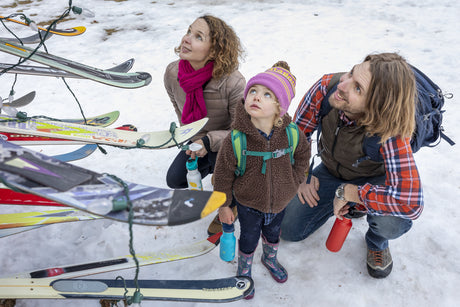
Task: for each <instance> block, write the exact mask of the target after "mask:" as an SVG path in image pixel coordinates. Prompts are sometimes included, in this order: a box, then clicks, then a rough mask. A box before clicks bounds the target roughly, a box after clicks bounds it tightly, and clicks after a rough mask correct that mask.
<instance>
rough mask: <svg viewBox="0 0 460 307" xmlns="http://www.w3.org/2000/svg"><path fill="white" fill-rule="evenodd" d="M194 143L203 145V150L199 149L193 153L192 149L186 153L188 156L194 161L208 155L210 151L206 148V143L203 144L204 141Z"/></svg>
mask: <svg viewBox="0 0 460 307" xmlns="http://www.w3.org/2000/svg"><path fill="white" fill-rule="evenodd" d="M194 143H196V144H199V145H201V149H198V150H195V151H191V150H190V149H188V150H187V151H186V152H185V153H186V154H187V155H189V156H191V157H192V159H195V158H196V157H198V158H203V157H204V156H206V155H207V154H208V151H207V150H206V148H205V147H204V143H203V141H202V140H196V141H195V142H194Z"/></svg>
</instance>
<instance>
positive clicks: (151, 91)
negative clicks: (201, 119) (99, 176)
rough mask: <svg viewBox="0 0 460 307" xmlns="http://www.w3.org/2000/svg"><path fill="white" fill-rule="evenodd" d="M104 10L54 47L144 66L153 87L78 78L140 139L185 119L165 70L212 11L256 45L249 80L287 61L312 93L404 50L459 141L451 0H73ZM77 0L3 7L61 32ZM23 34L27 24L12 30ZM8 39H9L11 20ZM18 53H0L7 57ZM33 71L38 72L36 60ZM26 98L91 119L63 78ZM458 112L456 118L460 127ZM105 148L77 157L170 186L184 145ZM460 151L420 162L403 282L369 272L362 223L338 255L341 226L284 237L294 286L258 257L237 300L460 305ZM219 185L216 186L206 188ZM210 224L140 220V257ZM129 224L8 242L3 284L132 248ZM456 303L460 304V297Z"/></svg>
mask: <svg viewBox="0 0 460 307" xmlns="http://www.w3.org/2000/svg"><path fill="white" fill-rule="evenodd" d="M73 4H74V5H77V6H85V7H87V8H89V9H91V10H92V11H94V12H95V13H96V17H94V18H84V17H72V18H71V19H67V20H66V21H65V22H62V23H60V25H59V26H60V27H62V28H68V27H73V26H85V27H86V28H87V31H86V33H84V34H83V35H81V36H78V37H58V36H55V37H52V38H51V39H50V40H49V41H48V42H47V44H46V45H47V47H48V51H49V52H50V53H53V54H55V55H59V56H61V57H66V58H69V59H71V60H75V61H79V62H82V63H85V64H87V65H92V66H96V67H100V68H107V67H111V66H113V65H116V64H118V63H121V62H123V61H124V60H127V59H129V58H131V57H134V58H135V59H136V62H135V65H134V68H133V71H146V72H149V73H150V74H151V75H152V78H153V80H152V82H151V84H150V85H149V86H147V87H144V88H141V89H133V90H126V89H119V88H114V87H110V86H106V85H102V84H99V83H95V82H92V81H88V80H76V79H67V82H68V84H69V85H70V87H71V88H72V90H73V91H74V92H75V94H76V95H77V97H78V99H79V101H80V103H81V105H82V108H83V110H84V112H85V115H86V116H93V115H96V114H102V113H106V112H109V111H112V110H119V111H120V112H121V116H120V119H119V120H118V122H117V124H125V123H131V124H134V125H135V126H137V127H138V129H139V130H140V131H155V130H163V129H165V128H167V127H169V124H170V122H172V121H177V119H176V116H175V113H174V111H173V108H172V106H171V103H170V102H169V99H168V96H167V94H166V91H165V90H164V87H163V72H164V70H165V67H166V65H167V64H168V63H169V62H171V61H173V60H175V59H176V58H177V57H176V55H175V54H174V52H173V48H174V47H175V46H177V45H178V43H179V41H180V39H181V37H182V35H183V34H184V33H185V31H186V29H187V27H188V26H189V24H191V23H192V22H193V21H194V20H195V18H197V17H198V16H200V15H202V14H205V13H211V14H214V15H216V16H218V17H221V18H222V19H224V20H225V21H226V22H228V23H229V24H230V25H232V26H233V27H234V29H235V30H236V32H237V34H238V35H239V37H240V38H241V41H242V43H243V45H244V47H245V49H246V58H245V61H244V62H243V63H242V65H241V66H240V71H241V72H242V73H243V75H244V76H245V77H246V78H247V79H249V78H250V77H252V76H253V75H254V74H256V73H258V72H260V71H262V70H265V69H266V68H268V67H270V66H271V65H272V64H273V63H275V62H276V61H277V60H286V61H287V62H288V63H289V64H290V66H291V68H292V72H293V73H294V74H295V75H296V77H297V96H296V98H294V100H293V103H292V105H291V107H290V110H289V111H290V114H291V115H292V114H293V112H294V110H295V109H296V107H297V105H298V103H299V101H300V99H301V97H302V96H303V94H304V93H305V92H306V91H307V90H308V88H309V87H310V86H311V85H312V84H313V82H314V81H316V80H317V79H318V78H319V77H320V76H321V75H322V74H324V73H330V72H337V71H345V70H349V69H350V68H351V67H352V65H354V64H357V63H359V62H361V61H362V60H363V58H364V57H365V55H367V54H368V53H372V52H386V51H390V52H394V51H396V52H399V53H400V54H401V55H403V56H404V57H406V58H407V59H408V61H409V62H410V63H412V64H414V65H416V66H417V67H419V68H420V69H421V70H422V71H424V72H425V73H426V74H427V75H429V76H430V77H431V78H432V79H433V80H434V81H435V82H436V83H437V84H438V85H439V86H440V87H441V88H443V89H444V91H445V92H451V93H453V94H454V98H453V99H451V100H447V101H446V105H445V109H446V113H445V116H444V127H445V129H446V133H447V134H448V135H449V136H451V137H453V138H454V139H455V140H456V141H457V142H460V134H459V131H460V130H459V126H458V118H459V117H460V108H459V106H458V97H459V95H460V94H459V93H460V86H459V84H460V82H459V81H460V79H459V78H458V68H459V66H460V65H459V60H458V58H459V57H458V54H457V53H458V50H460V35H459V34H460V33H459V29H460V18H459V17H458V16H459V14H460V2H458V1H453V0H423V1H420V0H399V1H396V0H395V1H390V0H386V1H367V0H309V1H301V0H299V1H295V0H285V1H272V0H267V1H255V0H239V1H236V0H231V1H230V0H228V1H227V0H222V1H215V0H201V1H190V0H184V1H172V0H168V1H161V0H160V1H145V0H127V1H122V0H119V1H115V0H112V1H109V0H105V1H104V0H93V1H73ZM67 5H68V1H63V0H61V1H54V0H42V1H16V0H2V1H1V4H0V9H1V15H3V16H6V15H9V14H11V13H15V12H23V13H25V14H27V15H28V16H29V17H31V18H32V19H34V20H35V21H36V22H37V23H40V22H42V24H49V22H50V21H52V20H53V19H54V18H56V17H58V16H60V15H61V14H62V12H63V11H64V9H66V7H67ZM8 25H9V26H10V27H11V29H13V30H14V32H15V33H16V34H18V35H19V36H27V35H30V34H32V32H30V31H29V30H28V29H27V28H25V27H21V26H19V25H18V26H16V25H14V24H12V23H8ZM0 36H2V37H10V34H9V33H8V32H7V31H6V30H5V29H4V28H3V27H2V26H1V25H0ZM16 60H17V59H16V58H15V57H13V56H10V55H8V54H5V53H1V54H0V62H1V63H14V62H15V61H16ZM33 65H35V64H33ZM0 78H1V79H0V80H1V83H0V95H1V96H3V97H5V96H6V95H8V93H9V90H10V88H11V86H12V84H13V76H12V75H2V76H1V77H0ZM15 90H16V93H17V94H16V97H19V96H21V95H24V94H25V93H27V92H29V91H32V90H35V91H37V97H36V98H35V101H34V102H33V103H32V104H30V105H29V106H27V107H24V108H23V109H22V111H26V112H27V113H28V115H47V116H50V117H57V118H59V117H60V118H69V117H81V116H80V112H79V108H78V106H77V104H76V102H75V100H74V99H73V97H72V95H71V94H70V93H69V91H68V90H67V88H66V87H65V85H64V83H63V82H62V80H59V79H56V78H49V77H34V76H19V77H18V81H17V83H16V85H15ZM456 118H457V120H456ZM34 148H35V149H36V150H38V151H42V152H43V153H45V154H54V153H62V152H65V151H69V150H71V149H74V148H76V146H65V147H62V146H61V147H58V146H55V147H50V146H38V147H34ZM105 149H106V150H107V151H108V154H107V155H103V154H102V153H100V152H96V153H94V154H93V155H92V156H91V157H89V158H86V159H84V160H81V161H77V162H74V163H75V164H76V165H79V166H83V167H86V168H89V169H91V170H94V171H98V172H107V173H111V174H115V175H117V176H119V177H121V178H123V179H124V180H127V181H132V182H138V183H143V184H146V185H153V186H158V187H166V183H165V173H166V170H167V168H168V166H169V164H170V162H171V161H172V159H173V157H174V156H175V155H176V154H177V149H175V148H173V149H167V150H157V151H152V150H141V149H139V150H135V151H133V150H123V149H118V148H114V147H109V146H105ZM459 155H460V149H459V145H457V146H454V147H451V146H449V145H448V144H447V143H446V142H442V143H441V144H440V145H439V146H437V147H435V148H433V149H429V148H424V149H422V150H421V151H420V152H418V153H417V154H416V155H415V158H416V161H417V165H418V168H419V171H420V173H421V176H422V182H423V187H424V193H425V209H424V212H423V214H422V216H421V217H420V218H419V219H418V220H416V221H415V223H414V226H413V228H412V230H411V231H410V232H409V233H408V234H407V235H405V236H403V237H402V238H400V239H398V240H396V241H393V242H391V243H390V246H391V251H392V255H393V259H394V268H393V272H392V274H391V275H390V276H389V277H388V278H386V279H383V280H376V279H373V278H371V277H370V276H369V275H368V274H367V270H366V266H365V253H366V246H365V242H364V233H365V231H366V227H367V224H366V222H365V220H364V219H360V220H354V226H353V228H352V230H351V232H350V234H349V236H348V239H347V241H346V242H345V244H344V247H343V248H342V250H341V251H340V252H339V253H331V252H329V251H327V250H326V248H325V245H324V243H325V241H326V238H327V235H328V233H329V230H330V228H331V227H332V223H333V219H330V220H329V221H328V223H327V224H326V225H325V226H323V227H322V228H321V229H319V230H318V231H317V232H316V233H315V234H314V235H312V236H311V237H309V238H308V239H306V240H304V241H302V242H298V243H290V242H284V241H283V242H282V243H281V246H280V251H279V259H280V262H282V264H283V265H284V266H285V267H286V268H287V270H288V272H289V280H288V281H287V282H286V283H285V284H278V283H276V282H275V281H274V280H273V279H272V278H271V277H270V275H269V274H268V272H267V271H266V269H265V268H264V267H263V266H262V265H261V264H260V262H259V258H260V255H261V248H260V247H259V249H258V250H257V251H256V256H255V259H256V261H255V263H254V266H253V278H254V281H255V285H256V296H255V298H254V299H253V300H251V301H238V302H233V303H228V305H229V306H241V305H243V306H278V305H280V304H283V305H285V306H336V305H338V306H358V307H360V306H363V307H364V306H388V305H391V306H417V307H424V306H457V305H458V301H459V300H460V292H459V291H458V287H459V285H460V265H459V262H458V259H457V256H458V255H459V254H460V249H459V244H458V238H459V237H460V226H459V214H458V212H457V211H458V210H457V209H456V208H457V206H458V205H457V201H458V196H459V195H460V193H459V190H460V175H459V167H458V157H459ZM204 185H205V188H206V189H211V188H212V186H211V184H210V181H209V178H206V179H205V180H204ZM42 209H46V208H43V207H41V208H38V207H19V206H4V205H2V206H0V210H1V211H0V212H20V211H26V210H27V211H36V210H42ZM213 216H214V214H212V216H209V217H206V218H205V219H203V220H201V221H198V222H194V223H191V224H187V225H183V226H176V227H141V226H134V243H135V249H136V252H142V251H144V252H148V251H159V250H161V249H162V248H166V247H171V246H181V245H184V244H187V243H188V242H192V241H196V240H201V239H203V238H204V237H205V235H206V229H207V226H208V224H209V222H210V221H211V219H212V218H213ZM128 239H129V236H128V225H127V224H122V223H117V222H111V221H109V220H97V221H90V222H78V223H66V224H61V225H52V226H46V227H43V228H41V229H38V230H33V231H29V232H25V233H22V234H19V235H15V236H10V237H6V238H3V239H1V242H0V244H1V245H0V246H1V248H0V259H1V260H0V276H7V275H11V274H14V273H18V272H22V271H30V270H35V269H39V268H43V267H52V266H57V265H65V264H73V263H79V262H85V261H96V260H100V259H105V258H113V257H117V256H122V255H126V254H129V250H128ZM236 267H237V265H236V262H235V261H234V262H231V263H225V262H223V261H221V260H220V259H219V255H218V249H215V250H214V251H212V252H211V253H209V254H206V255H204V256H201V257H198V258H193V259H189V260H182V261H177V262H172V263H166V264H159V265H152V266H146V267H142V268H141V270H140V278H141V279H213V278H221V277H227V276H232V275H234V274H235V272H236ZM118 275H122V276H123V277H124V278H128V279H130V278H133V277H134V270H125V271H121V272H112V273H106V274H100V275H95V276H94V277H96V278H99V277H100V278H115V277H116V276H118ZM456 302H457V303H456ZM17 306H21V307H22V306H27V307H30V306H40V307H42V306H47V307H48V306H67V307H73V306H99V302H98V301H97V300H83V301H81V300H68V301H63V300H18V301H17ZM142 306H207V304H193V303H178V302H152V301H143V302H142Z"/></svg>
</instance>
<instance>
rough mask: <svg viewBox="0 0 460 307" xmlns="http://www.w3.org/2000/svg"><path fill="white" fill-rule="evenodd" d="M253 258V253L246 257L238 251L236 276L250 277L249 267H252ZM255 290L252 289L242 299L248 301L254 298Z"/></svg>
mask: <svg viewBox="0 0 460 307" xmlns="http://www.w3.org/2000/svg"><path fill="white" fill-rule="evenodd" d="M253 258H254V252H252V254H250V255H248V254H245V253H243V252H242V251H240V250H238V272H237V274H236V275H237V276H247V277H251V267H252V259H253ZM254 293H255V288H254V289H252V291H251V293H249V295H248V296H246V297H245V298H244V299H246V300H250V299H252V298H253V297H254Z"/></svg>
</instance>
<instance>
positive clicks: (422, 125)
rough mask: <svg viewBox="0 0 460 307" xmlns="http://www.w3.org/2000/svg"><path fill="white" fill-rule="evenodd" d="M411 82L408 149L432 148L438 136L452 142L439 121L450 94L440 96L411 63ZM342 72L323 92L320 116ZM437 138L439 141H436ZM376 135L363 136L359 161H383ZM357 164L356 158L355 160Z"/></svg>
mask: <svg viewBox="0 0 460 307" xmlns="http://www.w3.org/2000/svg"><path fill="white" fill-rule="evenodd" d="M411 68H412V70H413V72H414V75H415V81H416V84H417V101H418V103H417V106H416V113H415V121H416V127H415V131H414V135H413V136H412V139H411V147H412V152H414V153H415V152H417V151H418V150H419V149H420V148H421V147H424V146H428V147H434V146H436V145H438V144H439V142H440V141H441V138H442V139H444V140H446V141H447V142H448V143H449V144H450V145H454V144H455V142H454V141H452V140H451V139H450V138H449V137H448V136H446V135H445V134H444V132H443V131H444V129H443V127H442V126H441V124H442V113H444V112H445V111H444V110H442V107H443V106H444V97H446V98H448V99H450V98H452V94H446V95H444V94H443V93H442V91H441V89H440V88H439V86H437V85H436V84H435V83H434V82H433V81H431V79H430V78H428V77H427V76H426V75H425V74H424V73H423V72H421V71H420V70H418V69H417V68H416V67H414V66H411ZM343 74H344V73H337V74H335V75H334V76H333V77H332V79H331V82H330V83H329V85H328V87H327V95H326V96H325V97H324V99H323V101H322V103H321V109H320V113H319V114H320V118H321V119H322V118H323V117H324V116H326V115H327V114H328V113H329V111H331V109H332V107H331V106H330V105H329V96H330V95H331V94H332V93H333V92H335V90H336V89H337V84H338V83H339V79H340V76H342V75H343ZM320 133H321V121H320V124H319V126H318V138H319V134H320ZM438 140H439V141H438ZM379 143H380V138H379V137H377V136H370V137H365V138H364V143H363V150H364V153H365V154H366V157H364V158H363V159H361V161H362V160H367V159H370V160H373V161H383V158H382V156H381V155H380V144H379ZM357 162H358V163H359V161H357Z"/></svg>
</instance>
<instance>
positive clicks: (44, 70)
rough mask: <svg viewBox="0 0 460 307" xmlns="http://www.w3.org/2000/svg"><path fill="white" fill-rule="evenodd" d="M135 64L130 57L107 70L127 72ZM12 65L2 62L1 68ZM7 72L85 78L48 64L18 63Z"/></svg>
mask: <svg viewBox="0 0 460 307" xmlns="http://www.w3.org/2000/svg"><path fill="white" fill-rule="evenodd" d="M133 65H134V59H129V60H127V61H125V62H123V63H121V64H119V65H117V66H114V67H112V68H108V69H106V70H107V71H113V72H121V73H126V72H128V71H129V70H130V69H131V68H132V67H133ZM12 66H14V64H5V63H0V70H4V69H9V68H10V67H12ZM7 73H11V74H23V75H35V76H45V77H57V78H80V79H82V78H83V77H82V76H79V75H75V74H72V73H70V72H67V71H64V70H61V69H57V68H52V67H46V66H31V65H18V66H15V67H13V68H12V69H9V70H8V71H7Z"/></svg>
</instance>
